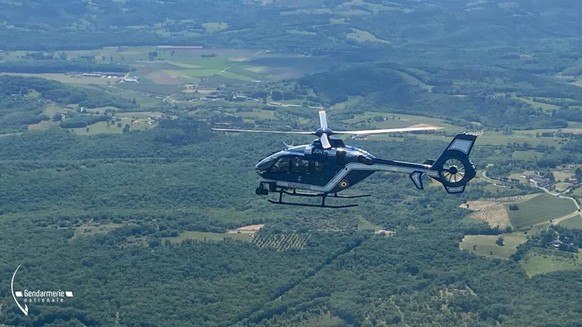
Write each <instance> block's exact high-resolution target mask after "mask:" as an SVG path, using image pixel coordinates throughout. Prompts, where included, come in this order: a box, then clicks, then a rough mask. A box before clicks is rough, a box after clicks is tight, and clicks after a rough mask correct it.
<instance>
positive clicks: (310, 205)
mask: <svg viewBox="0 0 582 327" xmlns="http://www.w3.org/2000/svg"><path fill="white" fill-rule="evenodd" d="M275 192H277V193H279V200H278V201H274V200H270V199H269V200H268V201H269V202H271V203H273V204H285V205H292V206H301V207H317V208H332V209H340V208H351V207H357V206H358V205H357V204H345V205H329V204H325V199H326V198H328V197H332V198H339V199H355V198H363V197H368V196H370V194H361V195H349V196H341V195H337V193H334V194H332V195H330V194H327V193H299V192H296V191H293V192H289V191H286V190H279V191H275ZM283 194H287V195H290V196H301V197H321V204H310V203H297V202H286V201H283Z"/></svg>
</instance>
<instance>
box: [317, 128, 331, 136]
mask: <svg viewBox="0 0 582 327" xmlns="http://www.w3.org/2000/svg"><path fill="white" fill-rule="evenodd" d="M323 134H327V135H328V136H329V135H332V134H333V131H332V130H331V128H327V127H326V128H321V127H320V128H318V129H316V130H315V135H316V136H317V137H321V135H323Z"/></svg>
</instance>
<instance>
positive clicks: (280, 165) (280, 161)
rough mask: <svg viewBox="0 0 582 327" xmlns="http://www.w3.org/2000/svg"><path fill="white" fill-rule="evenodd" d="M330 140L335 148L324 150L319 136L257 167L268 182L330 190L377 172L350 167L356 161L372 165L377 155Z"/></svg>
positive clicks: (333, 191) (266, 160) (349, 184)
mask: <svg viewBox="0 0 582 327" xmlns="http://www.w3.org/2000/svg"><path fill="white" fill-rule="evenodd" d="M330 141H331V144H332V148H331V149H323V148H322V147H321V143H320V142H319V139H316V140H315V141H314V142H313V143H312V144H309V145H300V146H294V147H289V148H287V149H285V150H282V151H279V152H276V153H274V154H271V155H270V156H267V157H266V158H264V159H262V160H260V161H259V163H257V165H256V166H255V169H256V171H257V173H258V174H259V176H261V178H262V179H263V180H264V181H272V182H276V183H277V184H278V185H280V186H286V187H288V188H293V189H305V190H314V191H315V190H321V189H322V188H324V187H325V188H326V189H325V192H329V193H336V192H339V191H342V190H344V189H346V188H348V187H350V186H353V185H355V184H356V183H358V182H360V181H362V180H363V179H365V178H366V177H368V176H370V175H371V174H373V173H374V171H373V170H356V169H354V170H352V169H347V168H346V166H353V163H358V164H363V165H372V164H373V163H374V160H375V159H376V158H375V157H374V156H373V155H371V154H370V153H368V152H367V151H365V150H363V149H360V148H358V147H354V146H349V145H345V144H344V143H343V141H342V140H341V139H333V138H332V139H330ZM342 170H344V171H343V172H342ZM334 179H338V180H337V181H334ZM326 186H327V187H326Z"/></svg>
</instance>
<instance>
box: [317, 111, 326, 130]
mask: <svg viewBox="0 0 582 327" xmlns="http://www.w3.org/2000/svg"><path fill="white" fill-rule="evenodd" d="M319 127H321V129H326V128H327V114H326V113H325V110H320V111H319Z"/></svg>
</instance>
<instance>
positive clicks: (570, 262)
mask: <svg viewBox="0 0 582 327" xmlns="http://www.w3.org/2000/svg"><path fill="white" fill-rule="evenodd" d="M520 263H521V265H522V267H523V269H525V271H526V273H527V275H528V276H529V277H533V276H536V275H540V274H547V273H552V272H556V271H563V270H582V257H581V256H580V254H579V253H564V252H559V251H557V250H553V249H541V248H534V249H532V250H530V251H529V252H528V253H527V255H526V256H525V258H523V259H522V260H521V261H520Z"/></svg>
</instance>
